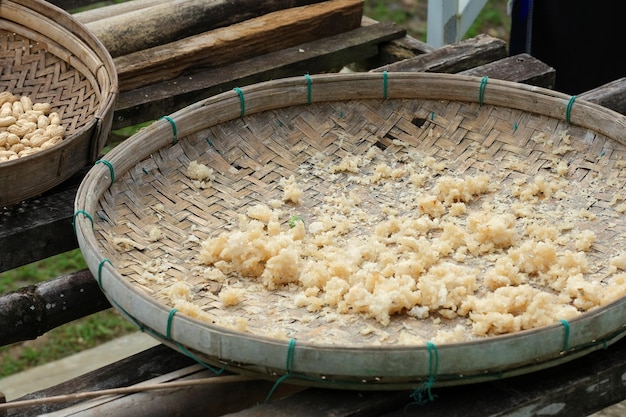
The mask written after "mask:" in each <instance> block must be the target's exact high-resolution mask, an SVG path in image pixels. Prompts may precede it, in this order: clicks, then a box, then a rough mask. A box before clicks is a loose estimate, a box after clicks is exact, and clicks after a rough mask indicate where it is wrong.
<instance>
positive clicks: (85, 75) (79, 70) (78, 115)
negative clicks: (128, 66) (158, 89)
mask: <svg viewBox="0 0 626 417" xmlns="http://www.w3.org/2000/svg"><path fill="white" fill-rule="evenodd" d="M0 42H2V50H1V51H0V60H1V61H2V63H3V73H2V79H1V80H0V90H1V91H10V92H11V93H13V94H14V95H17V96H20V95H27V96H29V97H30V98H31V100H33V102H47V103H50V104H51V105H52V108H53V111H56V112H58V113H59V114H60V116H61V119H62V120H61V123H62V125H63V126H65V127H66V133H65V138H64V141H63V142H62V143H61V144H59V145H56V146H54V147H51V148H49V149H47V150H44V151H41V152H38V153H35V154H32V155H29V156H26V157H23V158H18V159H16V160H12V161H5V162H2V163H0V184H3V185H0V206H10V205H13V204H16V203H18V202H20V201H22V200H24V199H28V198H31V197H34V196H36V195H38V194H41V193H42V192H45V191H47V190H49V189H51V188H53V187H54V186H55V185H58V184H60V183H61V182H63V181H64V180H65V179H67V178H69V177H70V176H71V175H73V174H74V173H76V172H78V170H80V169H82V168H83V167H85V166H87V165H89V164H91V163H93V162H94V161H95V160H96V157H97V155H98V153H99V152H100V151H101V150H102V148H103V147H104V144H105V143H106V140H107V138H108V133H109V131H110V127H111V123H112V118H113V106H114V103H115V101H116V99H117V94H118V85H117V73H116V70H115V66H114V64H113V60H112V58H111V56H110V55H109V53H108V51H107V50H106V48H105V47H104V45H103V44H102V43H101V42H100V41H99V40H98V39H97V38H96V37H95V36H94V35H93V34H92V33H91V32H90V31H89V30H88V29H87V28H86V27H85V26H84V25H83V24H81V23H80V22H78V21H76V20H75V19H74V18H73V17H72V16H71V15H70V14H68V13H67V12H65V11H64V10H62V9H60V8H58V7H56V6H54V5H51V4H49V3H47V2H43V1H38V0H18V1H4V2H2V5H1V6H0ZM9 71H11V73H9ZM32 173H38V175H32Z"/></svg>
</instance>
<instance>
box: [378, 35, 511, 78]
mask: <svg viewBox="0 0 626 417" xmlns="http://www.w3.org/2000/svg"><path fill="white" fill-rule="evenodd" d="M506 57H507V49H506V42H504V41H503V40H502V39H497V38H493V37H491V36H489V35H478V36H476V37H474V38H471V39H468V40H465V41H462V42H459V43H455V44H451V45H446V46H444V47H441V48H439V49H436V50H434V51H432V52H429V53H428V54H423V55H418V56H416V57H414V58H409V59H405V60H402V61H398V62H395V63H392V64H389V65H383V66H382V67H379V68H376V69H374V70H372V71H375V72H382V71H388V72H392V71H405V72H408V71H420V72H443V73H450V74H455V73H458V72H461V71H464V70H468V69H470V68H474V67H477V66H480V65H485V64H488V63H490V62H494V61H497V60H499V59H503V58H506Z"/></svg>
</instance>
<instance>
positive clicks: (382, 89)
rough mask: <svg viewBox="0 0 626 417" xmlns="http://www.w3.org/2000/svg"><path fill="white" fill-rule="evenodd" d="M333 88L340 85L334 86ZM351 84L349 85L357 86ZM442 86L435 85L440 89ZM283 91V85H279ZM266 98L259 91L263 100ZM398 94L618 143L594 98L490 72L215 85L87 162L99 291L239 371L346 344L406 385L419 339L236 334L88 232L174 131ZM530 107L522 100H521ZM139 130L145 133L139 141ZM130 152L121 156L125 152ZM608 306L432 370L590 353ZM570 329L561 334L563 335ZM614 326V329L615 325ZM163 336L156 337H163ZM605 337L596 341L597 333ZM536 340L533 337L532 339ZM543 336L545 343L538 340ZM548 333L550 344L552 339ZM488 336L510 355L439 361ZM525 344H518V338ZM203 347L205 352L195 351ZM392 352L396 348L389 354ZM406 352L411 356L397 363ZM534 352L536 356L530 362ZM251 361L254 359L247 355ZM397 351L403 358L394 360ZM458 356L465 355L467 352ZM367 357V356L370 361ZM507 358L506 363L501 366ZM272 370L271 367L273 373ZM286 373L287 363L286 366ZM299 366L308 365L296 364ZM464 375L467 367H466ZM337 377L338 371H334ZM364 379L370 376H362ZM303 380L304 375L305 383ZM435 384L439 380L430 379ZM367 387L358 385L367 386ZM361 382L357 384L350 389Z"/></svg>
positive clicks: (86, 217)
mask: <svg viewBox="0 0 626 417" xmlns="http://www.w3.org/2000/svg"><path fill="white" fill-rule="evenodd" d="M339 86H341V87H343V88H339ZM357 87H358V88H357ZM444 87H445V88H444ZM287 90H288V91H287ZM507 94H508V95H510V96H512V97H513V102H511V103H508V102H507V103H505V101H506V100H504V99H503V97H504V96H507ZM268 97H269V98H268ZM392 98H393V99H396V98H398V99H400V98H406V99H411V98H416V99H417V98H428V99H434V100H449V101H464V102H473V103H480V104H481V105H482V104H485V105H493V106H500V107H508V108H517V109H519V110H522V111H526V112H533V113H536V112H537V111H536V110H537V109H539V110H543V111H545V113H547V114H545V113H541V114H545V115H547V116H549V117H551V118H555V119H559V120H566V121H567V122H568V123H571V124H575V125H576V124H577V125H580V126H583V127H586V128H595V127H596V126H593V127H592V126H591V125H593V124H594V123H597V124H598V125H599V126H601V128H602V129H603V131H602V132H600V133H602V134H604V135H606V136H607V137H609V138H611V139H613V140H616V141H617V142H619V143H621V144H622V145H623V144H626V136H625V135H626V130H625V129H624V127H626V117H624V116H623V115H621V114H619V113H617V112H613V111H611V110H609V109H606V108H604V107H602V106H599V105H596V104H594V103H590V102H586V101H584V100H576V101H575V102H574V100H575V97H574V98H572V97H571V96H568V95H565V94H562V93H559V92H555V91H552V90H547V89H543V88H539V87H531V86H526V85H522V84H518V83H512V82H508V81H499V80H487V79H486V78H485V77H483V78H480V77H472V76H461V75H452V74H432V73H382V74H381V73H358V74H326V75H317V76H316V75H313V76H309V75H307V76H305V77H291V78H286V79H280V80H274V81H268V82H263V83H259V84H254V85H251V86H248V87H243V88H236V89H234V90H233V91H229V92H224V93H222V94H220V95H217V96H214V97H211V98H208V99H205V100H202V101H200V102H198V103H195V104H193V105H190V106H188V107H186V108H184V109H181V110H179V111H177V112H175V113H173V114H171V115H170V116H165V117H164V118H162V119H160V120H158V121H156V122H154V123H153V124H152V125H150V126H148V127H147V128H144V129H143V130H142V131H140V132H138V133H137V134H136V135H135V136H134V137H133V138H130V139H128V141H127V142H124V143H122V144H121V145H119V146H118V147H116V148H114V149H113V150H112V151H111V152H110V153H109V154H108V155H107V162H108V163H107V164H106V165H104V164H99V165H97V166H94V167H92V168H91V169H90V171H89V172H88V174H87V176H86V177H85V179H84V180H83V182H82V183H81V185H80V187H79V190H78V193H77V196H76V200H75V205H74V208H75V216H74V217H75V228H76V235H77V238H78V241H79V246H80V248H81V251H83V254H84V256H85V259H86V260H87V261H88V265H89V268H90V269H91V272H92V274H93V275H94V277H97V278H96V279H98V282H99V284H100V286H101V287H102V289H103V292H104V293H105V294H106V295H107V297H111V300H112V302H113V304H114V305H117V306H118V307H119V308H120V309H121V310H122V311H130V309H132V306H133V305H134V304H135V303H138V302H143V303H146V304H147V305H148V308H149V309H150V310H151V314H147V315H144V317H142V321H141V324H142V326H145V327H146V328H148V329H151V331H153V332H154V333H155V335H156V337H157V338H161V339H162V340H164V342H167V343H170V344H174V345H176V346H178V347H179V348H180V347H181V345H182V346H184V347H185V348H190V349H193V350H194V351H200V352H202V349H203V347H205V348H206V347H209V348H211V349H213V352H212V353H214V354H215V357H214V359H215V360H216V361H218V362H220V361H224V362H223V363H226V362H229V363H243V364H244V365H243V366H242V369H243V370H244V371H245V370H246V365H245V364H249V363H250V361H251V360H252V358H253V357H254V356H253V352H252V351H256V348H258V347H259V346H262V347H263V348H267V349H269V350H270V353H268V354H267V355H266V356H265V357H264V358H263V360H262V363H261V364H260V365H259V366H261V367H265V368H268V369H273V370H274V372H280V370H282V371H285V366H284V365H285V357H287V356H289V355H290V353H293V355H294V357H295V358H296V360H295V361H296V362H297V361H298V358H302V357H309V358H310V357H312V356H315V355H318V357H320V358H326V359H327V356H324V355H329V354H334V355H338V358H333V360H332V361H327V363H324V364H319V361H318V362H316V363H318V364H319V365H318V366H319V368H320V369H321V370H320V373H321V374H330V375H332V374H333V372H339V373H341V371H345V372H346V373H347V372H348V369H347V367H348V365H345V364H343V362H345V361H347V360H348V359H349V357H350V355H353V354H354V352H359V354H360V355H361V356H363V355H366V356H367V355H371V356H372V357H373V358H372V359H371V360H372V361H375V359H374V358H375V357H376V356H380V355H381V352H384V353H385V354H386V355H387V354H388V355H391V356H392V357H393V359H392V360H391V362H400V363H402V366H401V368H402V372H406V373H407V374H403V375H405V376H406V375H410V376H411V377H412V378H413V379H411V380H410V381H406V382H403V383H393V384H390V385H388V387H389V388H393V389H397V388H398V387H405V386H414V385H415V384H416V381H417V380H424V379H427V378H428V377H429V372H430V370H429V368H428V364H429V360H431V359H432V351H431V350H430V349H429V346H427V345H418V346H416V345H399V346H398V345H393V346H374V347H368V348H363V347H356V348H355V347H353V346H337V345H325V344H319V343H305V342H302V343H296V345H295V347H293V346H290V341H289V340H278V339H274V338H271V337H263V336H258V335H252V334H249V333H244V332H238V331H235V330H232V329H227V328H223V327H219V326H211V325H208V324H207V323H204V322H200V321H198V320H195V319H192V318H189V317H186V316H181V315H176V314H175V312H174V313H172V310H171V309H170V308H168V307H167V306H165V305H163V304H162V303H159V302H157V301H156V300H154V299H152V298H151V297H150V296H149V295H147V294H145V293H143V292H142V291H140V290H139V289H136V288H133V286H132V285H131V284H130V283H128V282H126V280H125V279H124V278H123V276H122V275H121V274H120V273H119V272H118V271H117V270H116V269H115V268H114V267H113V266H112V265H111V264H110V262H106V261H107V260H106V259H105V258H104V256H103V254H102V252H101V250H100V249H99V248H98V246H99V244H98V242H97V240H96V238H95V234H94V230H93V222H94V218H95V217H94V216H95V208H96V205H97V201H98V200H99V199H100V198H101V196H102V195H103V193H104V192H105V191H106V190H107V189H108V188H109V187H110V186H111V185H112V183H113V180H114V178H113V176H115V177H119V176H120V175H122V174H124V173H125V172H127V171H128V170H129V169H130V168H131V167H133V166H134V165H135V164H136V163H137V162H139V161H140V160H142V159H144V158H145V157H147V156H149V155H150V154H152V153H154V152H156V151H158V150H159V149H161V148H164V147H166V146H169V145H171V144H172V142H173V141H174V142H175V141H177V140H178V138H179V137H185V136H187V135H191V134H193V133H195V132H197V131H199V130H202V129H205V128H207V127H209V126H213V125H217V124H220V123H223V122H226V121H229V120H234V119H237V118H241V117H245V116H246V115H249V114H253V113H257V112H262V111H265V110H270V109H278V108H283V107H289V106H294V105H304V104H315V103H319V102H326V101H344V100H366V99H383V100H385V99H392ZM531 106H532V108H531ZM208 109H210V110H211V115H212V117H213V119H212V120H211V122H206V119H204V121H203V122H200V123H198V122H196V118H194V117H193V116H194V115H197V114H207V112H208ZM147 138H150V140H149V141H147ZM129 155H130V157H128V156H129ZM606 312H611V313H612V314H614V315H616V316H618V317H619V316H622V317H623V315H624V314H625V313H626V299H624V298H622V299H619V300H616V301H614V302H612V303H610V304H609V305H606V306H604V307H603V308H601V309H596V310H592V311H589V312H586V313H583V314H582V315H580V316H578V317H576V318H574V319H572V320H571V321H570V322H569V323H567V332H566V333H568V334H567V335H566V336H564V324H562V323H555V324H553V325H549V326H544V327H540V328H535V329H531V330H524V331H519V332H515V333H512V334H505V335H499V336H490V337H488V338H486V339H482V340H474V341H469V342H457V343H446V344H444V345H442V346H439V347H438V355H439V359H438V360H439V370H440V371H441V373H442V375H445V374H450V375H452V374H456V376H457V377H458V375H459V374H463V375H464V376H468V377H469V376H473V378H469V379H465V380H463V379H462V378H461V379H457V380H456V381H454V382H449V383H450V384H458V383H466V382H467V383H469V382H477V381H479V380H489V379H497V378H501V377H503V376H506V375H513V374H519V373H525V372H529V371H532V370H536V369H539V368H540V367H545V366H552V365H554V364H557V363H561V362H564V361H567V360H571V359H573V358H575V357H578V356H581V355H583V354H586V353H588V352H590V351H593V350H596V349H599V348H602V347H603V346H606V344H607V343H613V342H615V341H616V340H618V339H619V338H621V337H622V336H623V334H622V333H623V331H624V330H623V327H624V326H623V324H621V323H620V324H619V325H618V324H617V323H602V322H601V320H600V319H601V316H603V315H605V314H604V313H606ZM197 326H199V327H201V328H202V329H203V330H206V331H208V332H209V333H210V334H208V335H203V337H202V339H203V340H201V341H197V340H194V338H193V337H192V336H190V334H192V333H193V332H192V331H190V330H191V329H193V328H196V327H197ZM570 329H571V330H572V331H571V334H570V333H569V331H570ZM616 329H617V330H616ZM164 335H165V336H164ZM529 336H533V337H534V338H535V339H534V340H533V342H532V346H533V348H532V349H527V350H526V351H525V350H523V349H521V348H520V346H523V345H525V343H526V342H525V341H526V340H527V339H528V337H529ZM564 337H566V338H567V341H568V344H569V345H570V346H574V347H573V348H569V349H563V342H562V340H563V338H564ZM590 339H593V340H594V341H597V340H602V343H598V344H592V345H590V344H589V341H590ZM603 339H605V340H603ZM242 340H243V341H245V342H246V343H251V344H252V345H253V346H255V348H254V349H251V350H249V349H241V350H240V351H237V352H236V353H234V354H233V356H231V357H228V358H226V357H224V356H221V355H223V354H224V352H225V351H228V349H229V347H230V348H232V346H234V344H235V343H236V341H242ZM537 340H539V341H540V343H537ZM548 340H551V341H552V343H548ZM554 340H558V341H559V342H558V343H556V345H555V343H554ZM495 344H499V345H498V346H503V345H504V346H508V347H509V348H510V349H511V350H512V351H515V352H516V354H517V356H516V359H515V360H516V361H517V362H515V363H514V364H512V363H511V362H510V361H504V362H508V363H504V362H502V361H501V362H500V363H498V360H500V359H493V362H492V363H491V364H490V365H489V366H488V368H489V369H488V370H487V371H490V372H486V370H482V371H477V370H476V369H471V368H472V366H474V364H466V367H465V368H463V369H461V368H459V367H457V368H454V369H452V368H450V367H446V365H445V364H446V362H448V360H449V362H451V363H455V364H457V365H458V362H457V361H455V360H453V359H452V358H454V357H458V356H464V355H467V348H468V347H470V346H471V347H475V346H479V347H480V349H481V350H483V351H485V350H489V349H490V348H492V347H493V346H494V345H495ZM525 346H526V347H528V345H525ZM204 353H206V352H204ZM395 355H398V356H395ZM408 358H410V360H411V361H412V362H413V363H412V364H407V363H406V360H407V359H408ZM537 358H541V360H539V361H538V359H537ZM257 359H258V358H257ZM401 359H403V360H401ZM468 362H472V361H471V360H469V361H468ZM373 363H374V362H371V363H369V364H370V365H371V364H373ZM507 366H508V368H507ZM383 369H384V366H382V365H381V364H380V363H377V364H376V366H375V365H372V368H371V369H369V370H368V372H372V373H371V374H368V375H353V376H355V377H357V378H364V379H367V378H368V377H371V376H372V375H378V376H380V375H382V374H384V371H383ZM276 370H278V371H276ZM286 371H289V369H287V370H286ZM304 372H313V370H312V369H305V370H304ZM472 374H473V375H472ZM342 375H346V374H342ZM370 382H371V380H370ZM309 383H310V381H309ZM439 384H446V382H445V379H444V381H440V382H439ZM368 386H369V387H370V388H375V389H381V388H382V389H385V385H384V384H376V383H375V384H372V385H368ZM368 386H365V388H367V387H368ZM363 388H364V386H361V385H359V389H363Z"/></svg>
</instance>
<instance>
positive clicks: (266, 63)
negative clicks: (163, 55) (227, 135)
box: [113, 22, 406, 129]
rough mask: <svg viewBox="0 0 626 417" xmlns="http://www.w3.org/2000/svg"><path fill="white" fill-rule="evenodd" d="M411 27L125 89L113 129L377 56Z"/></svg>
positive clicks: (384, 27) (382, 26) (368, 31)
mask: <svg viewBox="0 0 626 417" xmlns="http://www.w3.org/2000/svg"><path fill="white" fill-rule="evenodd" d="M405 33H406V32H405V30H404V29H403V28H401V27H399V26H397V25H395V24H393V23H389V22H388V23H379V24H376V25H372V26H368V27H359V28H357V29H354V30H352V31H349V32H345V33H341V34H338V35H334V36H330V37H328V38H324V39H321V40H315V41H312V42H308V43H304V44H301V45H297V46H294V47H291V48H286V49H283V50H280V51H277V52H273V53H269V54H265V55H261V56H258V57H255V58H251V59H247V60H242V61H240V62H237V63H233V64H230V65H224V66H222V67H218V68H211V69H206V70H203V71H199V72H195V73H193V74H190V75H185V76H180V77H176V78H174V79H172V80H168V81H165V82H162V83H158V84H154V85H150V86H146V87H142V88H137V89H134V90H131V91H126V92H123V93H121V94H120V96H119V98H118V101H117V103H116V109H115V117H114V119H113V129H119V128H122V127H126V126H132V125H136V124H139V123H143V122H146V121H149V120H156V119H158V118H159V117H161V116H164V114H163V109H168V112H169V113H171V112H174V111H176V110H180V109H181V108H183V107H185V106H188V105H190V104H192V103H195V102H197V101H200V100H202V99H204V98H207V97H210V96H212V95H215V94H218V93H221V92H223V91H227V90H230V89H232V88H234V87H243V86H245V85H249V84H252V83H256V82H261V81H267V80H270V79H276V78H282V77H290V76H298V75H304V74H306V73H310V74H315V73H323V72H334V71H338V70H339V69H341V68H342V67H343V66H346V65H348V64H350V63H352V62H356V61H360V60H363V59H365V58H368V57H372V56H375V55H376V54H378V52H379V45H380V44H382V43H385V42H388V41H390V40H393V39H401V38H402V37H403V36H404V35H405Z"/></svg>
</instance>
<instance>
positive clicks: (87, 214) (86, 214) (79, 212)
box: [72, 210, 93, 234]
mask: <svg viewBox="0 0 626 417" xmlns="http://www.w3.org/2000/svg"><path fill="white" fill-rule="evenodd" d="M79 214H82V215H83V216H85V217H87V218H88V219H89V221H91V228H92V229H93V217H91V216H90V215H89V213H87V212H86V211H85V210H78V211H77V212H76V213H74V219H73V220H72V227H73V228H74V234H76V216H78V215H79Z"/></svg>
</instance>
